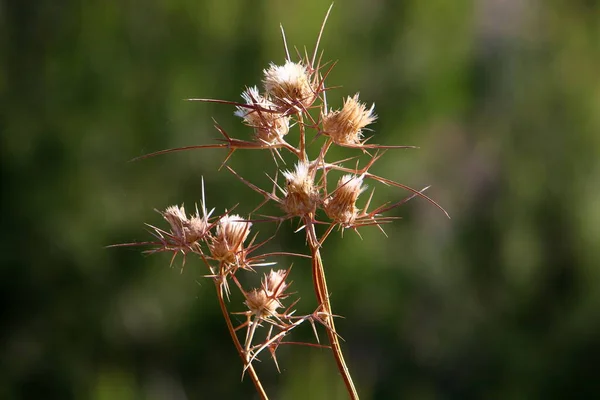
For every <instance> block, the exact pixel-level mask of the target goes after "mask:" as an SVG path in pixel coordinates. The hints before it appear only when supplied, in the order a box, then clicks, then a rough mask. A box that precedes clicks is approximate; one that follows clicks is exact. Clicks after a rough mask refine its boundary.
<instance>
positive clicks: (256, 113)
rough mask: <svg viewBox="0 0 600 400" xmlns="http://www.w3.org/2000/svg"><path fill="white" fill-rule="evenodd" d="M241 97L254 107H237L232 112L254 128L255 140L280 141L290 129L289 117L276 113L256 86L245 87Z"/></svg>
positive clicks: (271, 103)
mask: <svg viewBox="0 0 600 400" xmlns="http://www.w3.org/2000/svg"><path fill="white" fill-rule="evenodd" d="M242 98H243V99H244V101H245V102H246V104H248V105H250V106H254V107H256V108H255V109H253V108H245V107H237V110H236V111H235V113H234V114H235V115H236V116H238V117H240V118H242V119H243V120H244V123H245V124H246V125H248V126H250V127H252V128H254V135H255V138H256V140H257V141H259V142H262V143H266V144H276V143H279V142H281V140H282V139H283V137H284V136H285V135H287V134H288V132H289V130H290V117H287V116H284V115H281V114H280V113H277V112H276V111H275V110H276V106H275V104H273V102H272V101H271V100H269V99H268V98H266V97H265V96H262V95H261V94H260V93H259V92H258V88H257V87H256V86H254V87H251V88H247V89H246V90H245V91H244V92H243V93H242ZM261 109H265V110H272V111H264V110H261Z"/></svg>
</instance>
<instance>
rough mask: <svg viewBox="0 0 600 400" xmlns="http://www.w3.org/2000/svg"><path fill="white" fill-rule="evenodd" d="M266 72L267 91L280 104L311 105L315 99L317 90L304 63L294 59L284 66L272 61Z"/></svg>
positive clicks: (264, 81)
mask: <svg viewBox="0 0 600 400" xmlns="http://www.w3.org/2000/svg"><path fill="white" fill-rule="evenodd" d="M264 74H265V77H264V79H263V84H264V85H265V91H266V92H267V94H268V95H269V96H271V98H272V99H273V102H274V103H275V104H277V105H278V106H281V107H284V108H285V109H288V108H289V107H291V106H296V105H302V106H303V107H309V106H310V105H311V104H312V103H313V102H314V101H315V98H316V96H315V90H314V88H313V86H312V85H311V83H310V77H309V75H308V73H307V70H306V67H305V66H304V65H302V64H300V63H295V62H292V61H286V62H285V64H284V65H282V66H280V65H276V64H273V63H271V65H270V66H269V68H267V69H265V70H264Z"/></svg>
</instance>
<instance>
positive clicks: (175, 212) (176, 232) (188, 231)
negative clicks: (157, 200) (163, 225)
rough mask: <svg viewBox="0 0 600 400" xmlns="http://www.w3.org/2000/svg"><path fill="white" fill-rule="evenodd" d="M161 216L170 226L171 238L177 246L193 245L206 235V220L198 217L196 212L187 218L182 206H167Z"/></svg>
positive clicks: (207, 224)
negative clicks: (175, 241)
mask: <svg viewBox="0 0 600 400" xmlns="http://www.w3.org/2000/svg"><path fill="white" fill-rule="evenodd" d="M161 214H162V216H163V218H164V219H165V220H166V221H167V222H168V223H169V225H170V226H171V234H172V237H173V238H174V239H175V240H177V241H178V242H179V244H187V245H190V244H193V243H195V242H197V241H198V240H200V239H201V238H203V237H204V235H205V234H206V233H207V230H208V226H209V223H208V221H207V219H206V218H204V217H200V215H199V213H198V211H196V214H195V215H191V216H190V218H188V217H187V216H186V214H185V208H184V207H183V206H181V207H178V206H169V207H167V209H166V210H165V211H163V212H161Z"/></svg>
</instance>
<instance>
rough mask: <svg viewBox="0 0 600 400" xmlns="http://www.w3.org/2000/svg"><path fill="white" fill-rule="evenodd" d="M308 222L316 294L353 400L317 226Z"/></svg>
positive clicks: (340, 368) (355, 392)
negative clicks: (332, 308)
mask: <svg viewBox="0 0 600 400" xmlns="http://www.w3.org/2000/svg"><path fill="white" fill-rule="evenodd" d="M305 222H306V229H307V233H306V234H307V239H308V243H309V246H310V250H311V255H312V277H313V286H314V288H315V294H316V296H317V301H318V302H319V304H320V305H321V306H322V308H323V312H324V313H325V314H326V322H327V326H328V329H326V331H327V337H328V338H329V343H330V344H331V349H332V350H333V356H334V358H335V362H336V364H337V367H338V370H339V372H340V374H341V375H342V378H343V379H344V384H345V385H346V389H347V390H348V395H349V396H350V398H351V399H352V400H358V392H357V391H356V387H355V386H354V382H353V381H352V376H351V375H350V371H349V370H348V366H347V365H346V361H345V360H344V354H343V353H342V347H341V346H340V340H339V337H338V335H337V333H336V331H335V325H334V322H333V313H332V311H331V303H330V302H329V291H328V290H327V281H326V280H325V270H324V268H323V259H322V258H321V252H320V250H319V243H318V241H315V240H314V239H313V238H316V237H317V236H316V232H315V227H314V225H313V224H311V223H308V222H309V221H305Z"/></svg>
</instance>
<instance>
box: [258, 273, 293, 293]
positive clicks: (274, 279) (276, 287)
mask: <svg viewBox="0 0 600 400" xmlns="http://www.w3.org/2000/svg"><path fill="white" fill-rule="evenodd" d="M286 277H287V271H285V270H283V269H278V270H277V271H273V270H271V271H270V272H269V273H268V274H265V276H264V278H263V281H262V288H263V289H264V290H265V292H267V293H268V294H269V295H270V296H273V297H275V298H278V299H281V298H283V297H285V295H284V292H285V290H286V289H287V288H288V286H289V285H288V284H287V283H286V282H285V278H286Z"/></svg>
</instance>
